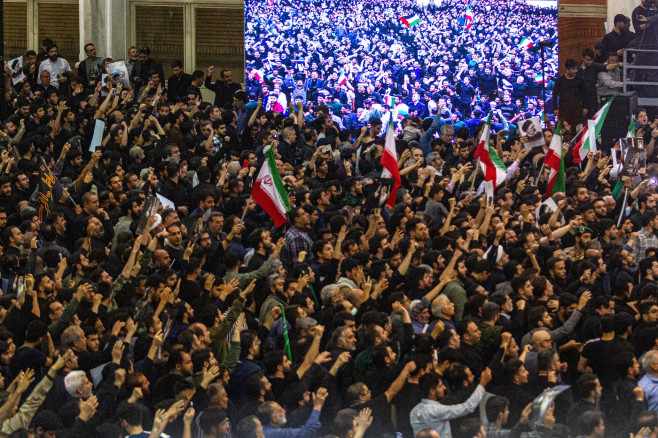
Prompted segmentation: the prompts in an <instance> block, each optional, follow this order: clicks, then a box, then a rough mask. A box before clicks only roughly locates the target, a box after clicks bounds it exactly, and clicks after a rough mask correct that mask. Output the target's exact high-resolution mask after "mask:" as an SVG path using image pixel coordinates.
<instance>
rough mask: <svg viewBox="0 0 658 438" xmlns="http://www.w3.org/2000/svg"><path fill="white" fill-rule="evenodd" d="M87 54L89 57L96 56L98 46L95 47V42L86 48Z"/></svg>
mask: <svg viewBox="0 0 658 438" xmlns="http://www.w3.org/2000/svg"><path fill="white" fill-rule="evenodd" d="M85 55H87V56H88V57H94V56H96V47H94V45H93V44H89V45H88V46H87V47H86V48H85Z"/></svg>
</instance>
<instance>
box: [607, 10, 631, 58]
mask: <svg viewBox="0 0 658 438" xmlns="http://www.w3.org/2000/svg"><path fill="white" fill-rule="evenodd" d="M630 26H631V20H630V19H629V18H628V17H627V16H625V15H624V14H617V15H615V27H614V28H612V32H610V33H608V34H607V35H606V36H604V37H603V42H602V43H603V54H604V55H605V56H608V55H609V54H610V53H613V52H614V53H616V54H617V55H619V56H622V52H623V51H624V49H625V48H627V47H628V45H629V44H630V42H631V41H632V40H633V39H634V38H635V33H633V32H631V31H630V30H629V28H630Z"/></svg>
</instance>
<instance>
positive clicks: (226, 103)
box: [205, 65, 265, 109]
mask: <svg viewBox="0 0 658 438" xmlns="http://www.w3.org/2000/svg"><path fill="white" fill-rule="evenodd" d="M214 72H215V66H214V65H211V66H210V67H208V75H207V76H206V82H205V83H206V88H207V89H209V90H210V91H212V92H214V93H215V105H216V106H218V107H220V108H227V109H228V108H230V107H231V105H233V95H234V94H235V92H236V91H238V90H240V89H242V87H241V86H240V84H238V83H236V82H233V73H232V72H231V70H222V71H221V72H220V76H221V80H219V81H215V82H212V75H213V73H214ZM263 100H265V99H263Z"/></svg>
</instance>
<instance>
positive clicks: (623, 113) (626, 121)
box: [601, 91, 637, 154]
mask: <svg viewBox="0 0 658 438" xmlns="http://www.w3.org/2000/svg"><path fill="white" fill-rule="evenodd" d="M611 98H612V96H605V97H601V105H605V104H606V103H608V101H609V100H610V99H611ZM636 112H637V93H636V92H635V91H629V92H628V93H619V94H617V95H616V96H615V100H613V101H612V104H611V105H610V109H609V110H608V115H607V117H606V118H605V123H604V124H603V127H602V128H601V149H602V150H603V151H604V152H605V153H606V154H609V153H610V149H611V148H612V146H614V144H615V143H616V142H617V140H619V139H620V138H624V137H626V134H627V133H628V126H629V125H630V123H631V117H632V115H633V114H635V113H636Z"/></svg>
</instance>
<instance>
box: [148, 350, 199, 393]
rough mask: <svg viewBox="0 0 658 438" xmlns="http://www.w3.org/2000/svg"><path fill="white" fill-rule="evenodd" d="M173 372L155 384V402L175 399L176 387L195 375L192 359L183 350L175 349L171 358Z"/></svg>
mask: <svg viewBox="0 0 658 438" xmlns="http://www.w3.org/2000/svg"><path fill="white" fill-rule="evenodd" d="M169 364H170V365H171V370H170V371H169V374H165V375H164V376H162V377H160V379H158V381H157V382H156V384H155V391H154V394H153V396H154V400H155V401H156V402H157V401H161V400H165V399H170V398H174V396H175V394H174V385H175V384H176V383H178V382H179V381H182V380H184V379H185V378H186V377H189V376H191V375H192V374H193V368H192V358H191V356H190V354H189V353H188V352H186V351H183V350H181V349H175V350H174V351H172V352H171V354H170V356H169Z"/></svg>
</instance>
